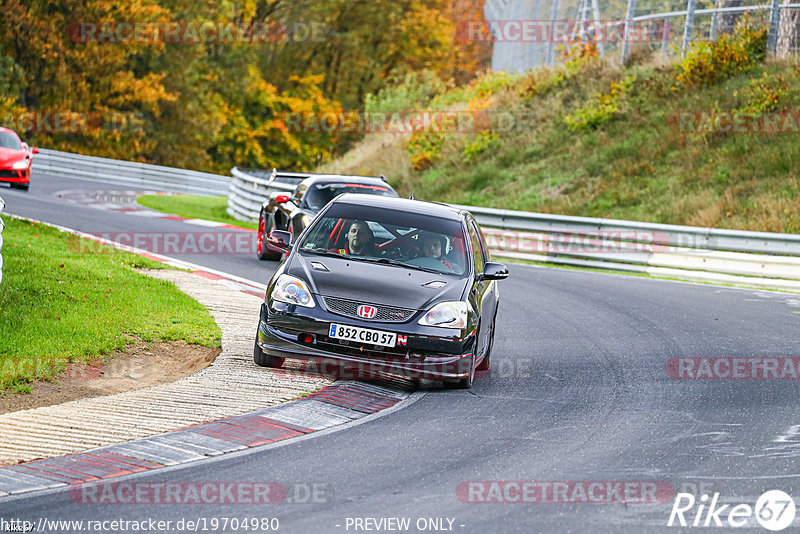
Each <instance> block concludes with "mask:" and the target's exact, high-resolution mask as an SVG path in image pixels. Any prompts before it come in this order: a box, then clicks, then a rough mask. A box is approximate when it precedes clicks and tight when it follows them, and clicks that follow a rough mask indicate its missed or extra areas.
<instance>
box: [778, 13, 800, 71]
mask: <svg viewBox="0 0 800 534" xmlns="http://www.w3.org/2000/svg"><path fill="white" fill-rule="evenodd" d="M789 2H790V0H784V2H783V3H784V4H788V3H789ZM798 21H800V9H797V8H791V9H781V25H780V29H779V30H778V46H777V49H776V50H775V53H776V55H777V56H778V57H788V56H789V55H790V54H791V53H793V52H796V50H797V23H798Z"/></svg>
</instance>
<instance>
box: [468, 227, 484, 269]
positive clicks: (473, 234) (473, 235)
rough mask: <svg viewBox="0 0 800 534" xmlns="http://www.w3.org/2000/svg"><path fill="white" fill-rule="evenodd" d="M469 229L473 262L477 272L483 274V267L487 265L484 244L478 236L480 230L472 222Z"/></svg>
mask: <svg viewBox="0 0 800 534" xmlns="http://www.w3.org/2000/svg"><path fill="white" fill-rule="evenodd" d="M468 229H469V239H470V241H472V256H473V262H474V263H475V272H476V273H482V272H483V266H484V265H485V263H486V260H485V258H484V252H483V243H482V242H481V238H480V237H479V236H478V229H477V228H475V223H473V222H472V221H470V222H469V225H468Z"/></svg>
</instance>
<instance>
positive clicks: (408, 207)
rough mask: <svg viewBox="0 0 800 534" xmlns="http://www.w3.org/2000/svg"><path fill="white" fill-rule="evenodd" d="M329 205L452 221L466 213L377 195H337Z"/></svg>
mask: <svg viewBox="0 0 800 534" xmlns="http://www.w3.org/2000/svg"><path fill="white" fill-rule="evenodd" d="M331 203H336V204H350V205H355V206H370V207H376V208H385V209H391V210H400V211H407V212H413V213H418V214H420V215H429V216H431V217H440V218H442V219H450V220H453V221H460V220H462V219H463V218H464V216H465V214H466V211H464V210H462V209H459V208H454V207H453V206H449V205H447V204H442V203H440V202H429V201H426V200H412V199H409V198H395V197H384V196H377V195H359V194H357V193H345V194H343V195H339V196H338V197H336V198H335V199H333V200H332V201H331Z"/></svg>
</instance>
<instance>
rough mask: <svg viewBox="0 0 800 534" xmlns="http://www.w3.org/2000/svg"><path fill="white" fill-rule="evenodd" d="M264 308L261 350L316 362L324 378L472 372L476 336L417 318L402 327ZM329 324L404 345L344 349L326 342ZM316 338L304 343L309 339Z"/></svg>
mask: <svg viewBox="0 0 800 534" xmlns="http://www.w3.org/2000/svg"><path fill="white" fill-rule="evenodd" d="M275 307H276V309H269V307H268V306H267V304H266V303H263V304H262V305H261V319H260V321H259V326H258V345H259V346H260V347H261V350H262V351H264V353H266V354H269V355H271V356H276V357H279V358H297V359H303V360H316V361H319V362H321V363H322V366H321V367H320V369H321V371H322V372H323V374H325V375H327V376H335V377H337V378H373V377H380V376H382V375H383V374H392V375H398V376H402V377H404V378H409V379H422V378H425V379H431V380H460V379H462V378H467V377H469V376H470V374H471V373H472V372H473V371H472V368H473V365H474V362H473V346H474V344H475V331H474V329H473V330H472V331H468V330H464V331H462V330H454V329H445V328H436V327H425V326H421V325H418V324H417V320H418V317H417V316H414V317H412V318H411V319H410V320H409V321H406V322H403V323H393V322H371V321H359V320H357V319H353V318H350V317H346V316H342V315H337V314H333V313H331V312H328V311H326V310H323V309H320V307H319V306H317V307H315V308H298V307H296V306H290V305H286V304H283V303H279V302H276V303H275ZM331 323H336V324H341V325H347V326H357V327H361V328H370V329H374V330H381V331H385V332H395V333H397V334H398V335H399V336H406V337H407V342H406V345H399V344H398V345H397V346H396V347H394V348H386V347H377V346H374V345H369V344H356V343H354V342H350V343H349V344H345V343H343V342H342V341H340V340H337V339H331V338H329V337H328V333H329V330H330V325H331ZM308 335H311V336H312V337H313V341H312V342H306V341H305V340H304V339H305V338H306V336H308Z"/></svg>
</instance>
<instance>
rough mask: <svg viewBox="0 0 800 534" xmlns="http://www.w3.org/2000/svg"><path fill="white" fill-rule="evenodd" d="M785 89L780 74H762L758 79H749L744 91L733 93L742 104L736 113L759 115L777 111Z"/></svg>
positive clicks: (786, 86) (783, 80)
mask: <svg viewBox="0 0 800 534" xmlns="http://www.w3.org/2000/svg"><path fill="white" fill-rule="evenodd" d="M787 89H788V85H787V84H786V79H785V78H784V76H783V75H782V74H781V75H770V74H769V73H767V72H764V73H762V75H761V77H760V78H758V79H755V78H751V79H750V83H749V84H748V85H747V86H746V87H745V88H744V89H741V90H738V91H736V92H735V93H734V95H735V96H737V97H738V98H740V99H741V100H742V103H743V105H742V106H741V107H740V108H739V109H738V110H737V113H741V114H760V113H768V112H771V111H777V110H778V107H779V106H780V102H781V100H782V99H783V98H784V97H785V94H786V91H787Z"/></svg>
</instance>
